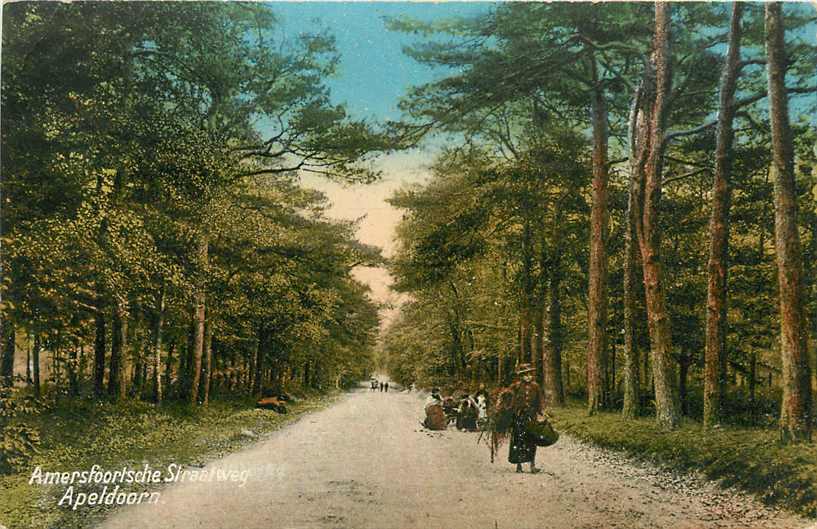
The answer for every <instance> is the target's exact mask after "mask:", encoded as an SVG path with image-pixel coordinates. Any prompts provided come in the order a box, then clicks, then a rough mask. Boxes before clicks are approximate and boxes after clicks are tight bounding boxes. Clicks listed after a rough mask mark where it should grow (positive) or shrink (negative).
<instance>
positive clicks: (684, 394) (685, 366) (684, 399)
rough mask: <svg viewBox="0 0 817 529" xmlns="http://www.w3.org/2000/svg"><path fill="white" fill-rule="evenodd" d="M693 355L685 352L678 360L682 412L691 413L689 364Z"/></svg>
mask: <svg viewBox="0 0 817 529" xmlns="http://www.w3.org/2000/svg"><path fill="white" fill-rule="evenodd" d="M691 362H692V357H691V356H690V355H689V353H683V354H682V355H681V358H680V359H679V360H678V392H679V394H680V397H681V413H683V414H684V415H689V395H688V391H687V387H688V386H687V380H689V365H690V363H691Z"/></svg>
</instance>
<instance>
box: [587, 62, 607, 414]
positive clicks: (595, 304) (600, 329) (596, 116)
mask: <svg viewBox="0 0 817 529" xmlns="http://www.w3.org/2000/svg"><path fill="white" fill-rule="evenodd" d="M591 61H592V71H593V84H594V87H593V105H592V112H593V115H592V127H593V204H592V206H591V210H590V269H589V274H588V275H589V286H588V307H587V320H588V321H587V323H588V337H589V343H588V349H587V411H588V413H589V414H591V415H592V414H594V413H595V412H597V411H598V410H599V409H600V408H601V407H602V406H603V405H604V382H603V379H604V370H605V368H606V365H607V237H608V233H607V232H608V223H609V214H608V211H607V195H608V191H607V184H608V180H609V177H608V170H607V136H608V132H607V105H606V102H605V100H604V90H603V88H602V86H601V84H600V80H599V75H598V72H597V64H596V61H595V58H591Z"/></svg>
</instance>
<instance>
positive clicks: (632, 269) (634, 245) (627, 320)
mask: <svg viewBox="0 0 817 529" xmlns="http://www.w3.org/2000/svg"><path fill="white" fill-rule="evenodd" d="M640 98H641V93H640V92H636V94H634V96H633V105H632V107H631V109H630V123H629V144H630V145H629V149H630V175H629V183H628V187H629V190H628V194H627V225H626V227H625V235H624V405H623V407H622V415H623V416H624V417H625V418H628V419H632V418H635V417H638V416H639V415H640V414H641V394H640V393H641V388H640V376H639V361H638V360H639V358H638V357H639V353H638V340H637V338H636V323H635V310H636V295H637V292H638V284H637V276H636V272H637V270H636V268H637V264H638V240H637V239H638V236H637V234H636V225H637V224H638V216H639V209H638V207H639V206H638V201H639V196H638V194H639V185H638V181H637V178H636V174H637V173H638V171H639V170H640V169H639V167H638V163H639V162H638V160H639V159H641V158H642V155H641V154H640V153H639V152H637V149H638V145H639V141H638V139H637V138H636V127H637V123H636V120H637V117H638V109H639V105H640V101H639V100H640ZM643 143H644V142H643V141H641V143H640V144H641V145H643Z"/></svg>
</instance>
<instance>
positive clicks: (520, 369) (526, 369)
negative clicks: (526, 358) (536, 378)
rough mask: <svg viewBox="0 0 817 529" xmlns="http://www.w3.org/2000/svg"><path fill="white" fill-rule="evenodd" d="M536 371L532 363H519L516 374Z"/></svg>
mask: <svg viewBox="0 0 817 529" xmlns="http://www.w3.org/2000/svg"><path fill="white" fill-rule="evenodd" d="M534 371H536V370H535V369H534V368H533V367H532V366H531V365H530V364H527V363H526V364H519V365H518V366H516V374H517V375H524V374H525V373H532V372H534Z"/></svg>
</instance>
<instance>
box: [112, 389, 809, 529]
mask: <svg viewBox="0 0 817 529" xmlns="http://www.w3.org/2000/svg"><path fill="white" fill-rule="evenodd" d="M421 413H422V400H421V396H420V395H418V394H416V393H413V394H412V393H400V392H396V391H391V392H389V393H381V392H379V391H376V392H370V391H369V390H368V389H366V390H361V391H358V392H355V393H351V394H348V395H346V396H344V397H343V398H342V399H341V400H340V401H339V402H338V403H337V404H335V405H333V406H332V407H330V408H328V409H325V410H322V411H320V412H316V413H314V414H311V415H307V416H305V417H304V418H302V419H301V420H300V421H298V422H297V423H295V424H292V425H290V426H288V427H286V428H285V429H283V430H281V431H279V432H276V433H274V434H273V435H271V436H270V437H268V438H266V439H264V440H262V441H260V442H259V443H258V444H256V445H254V446H252V447H250V448H248V449H245V450H242V451H240V452H237V453H235V454H232V455H230V456H228V457H225V458H224V459H222V460H219V461H216V462H214V463H211V464H210V465H208V466H207V467H206V469H207V470H209V471H214V470H216V469H223V470H249V475H248V480H247V482H246V484H245V485H244V486H243V487H240V486H239V483H237V482H235V481H217V482H211V483H191V482H186V483H178V484H175V485H172V486H169V487H167V488H165V489H164V490H163V491H162V493H161V499H160V501H159V503H158V504H155V505H149V504H143V505H138V506H131V507H125V508H123V509H121V510H119V511H117V512H116V513H114V515H113V516H112V517H111V518H109V519H107V520H106V521H105V522H104V523H103V524H102V525H101V527H102V528H104V529H132V528H134V527H146V528H147V527H149V528H152V529H159V528H178V529H192V528H208V529H216V528H218V529H235V528H243V529H262V528H263V529H340V528H344V529H369V528H371V529H375V528H377V529H407V528H418V529H448V528H450V529H483V528H484V529H534V528H535V529H548V528H554V529H564V528H577V529H591V528H592V529H595V528H599V529H602V528H604V529H608V528H616V527H618V528H627V529H630V528H679V529H681V528H683V529H704V528H715V527H718V528H739V527H740V528H753V527H759V528H760V527H762V528H775V529H785V528H792V529H795V528H798V529H799V528H805V527H809V525H812V526H813V522H811V523H809V522H806V521H804V520H801V519H798V518H795V517H792V516H789V515H785V514H781V513H778V512H772V511H769V510H766V509H764V508H763V507H762V506H760V505H759V504H758V503H757V502H755V501H753V500H751V499H749V498H747V497H745V496H742V495H740V494H737V493H734V492H728V491H726V492H725V491H721V490H719V489H718V488H717V487H715V486H714V485H712V484H708V483H705V482H701V481H698V480H697V479H695V478H692V477H689V476H674V475H670V474H667V473H663V472H661V471H659V470H656V469H654V468H650V467H649V466H646V465H639V464H633V463H630V462H628V461H627V460H625V459H623V458H621V457H619V456H616V455H615V454H612V453H610V452H608V451H605V450H600V449H596V448H593V447H590V446H587V445H584V444H581V443H578V442H576V441H574V440H572V439H570V438H568V437H566V436H563V438H562V439H561V440H560V441H559V442H558V443H557V444H556V445H555V446H553V447H549V448H546V449H540V451H539V456H538V457H537V460H538V461H537V462H538V464H539V466H540V467H541V468H542V470H543V472H542V473H540V474H536V475H532V474H528V473H527V472H526V473H524V474H517V473H515V472H514V467H513V466H512V465H509V464H508V463H507V462H506V456H507V454H506V453H505V451H506V450H507V446H506V447H505V448H504V450H503V452H502V454H501V456H502V457H501V458H500V459H499V460H498V461H497V462H496V463H493V464H492V463H491V462H490V460H489V451H488V448H487V446H486V445H484V444H479V445H478V444H477V435H478V434H474V433H464V432H458V431H454V430H453V429H452V430H449V431H446V432H428V431H425V430H423V429H422V428H421V427H420V425H419V421H420V415H421ZM526 470H527V465H526Z"/></svg>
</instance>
